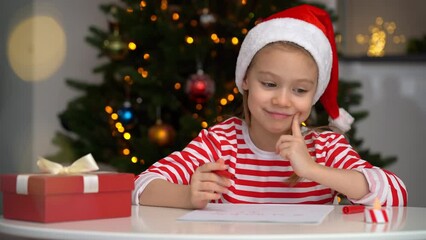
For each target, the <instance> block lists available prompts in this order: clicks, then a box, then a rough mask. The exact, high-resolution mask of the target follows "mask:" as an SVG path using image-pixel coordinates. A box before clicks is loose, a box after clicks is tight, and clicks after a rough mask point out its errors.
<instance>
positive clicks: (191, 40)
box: [186, 36, 194, 44]
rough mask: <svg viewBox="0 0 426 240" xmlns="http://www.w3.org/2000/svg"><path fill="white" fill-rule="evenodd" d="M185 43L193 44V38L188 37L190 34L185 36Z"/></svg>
mask: <svg viewBox="0 0 426 240" xmlns="http://www.w3.org/2000/svg"><path fill="white" fill-rule="evenodd" d="M186 43H188V44H193V43H194V38H192V37H190V36H187V37H186Z"/></svg>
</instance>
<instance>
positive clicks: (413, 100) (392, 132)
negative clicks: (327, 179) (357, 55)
mask: <svg viewBox="0 0 426 240" xmlns="http://www.w3.org/2000/svg"><path fill="white" fill-rule="evenodd" d="M340 76H341V78H343V79H346V80H357V81H359V82H361V84H362V92H361V93H362V96H363V101H362V104H361V106H359V109H363V110H367V111H369V116H368V117H367V118H366V119H364V120H362V121H360V122H359V123H358V125H357V126H356V127H357V129H358V136H360V137H361V138H362V139H363V140H364V145H363V146H364V148H368V149H370V151H371V152H372V153H381V154H382V156H384V157H386V156H396V157H397V158H398V160H397V162H396V163H395V164H393V165H391V166H389V168H388V169H389V170H391V171H393V172H395V173H396V174H397V175H398V176H399V177H400V178H401V179H402V180H403V181H404V183H405V184H406V187H407V189H408V203H409V205H410V206H423V207H426V188H425V187H424V185H423V184H425V183H426V177H425V176H426V175H425V174H424V170H425V169H426V163H425V161H424V155H423V148H424V147H425V141H424V138H425V134H426V127H425V125H424V123H425V122H426V61H425V62H417V63H416V62H387V63H385V62H377V63H376V62H375V63H372V62H341V63H340ZM354 110H356V109H354Z"/></svg>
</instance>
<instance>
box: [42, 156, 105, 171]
mask: <svg viewBox="0 0 426 240" xmlns="http://www.w3.org/2000/svg"><path fill="white" fill-rule="evenodd" d="M37 166H38V168H39V169H40V171H42V172H45V173H51V174H73V173H85V172H92V171H96V170H99V167H98V165H97V164H96V162H95V159H94V158H93V156H92V154H90V153H89V154H87V155H85V156H83V157H81V158H79V159H77V160H76V161H75V162H73V163H72V164H71V165H70V166H68V167H64V166H62V165H61V164H59V163H55V162H52V161H49V160H47V159H45V158H42V157H39V159H38V161H37Z"/></svg>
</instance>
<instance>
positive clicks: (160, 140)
mask: <svg viewBox="0 0 426 240" xmlns="http://www.w3.org/2000/svg"><path fill="white" fill-rule="evenodd" d="M175 136H176V132H175V130H174V129H173V127H172V126H170V125H168V124H163V123H162V122H161V121H158V122H157V123H156V124H155V125H154V126H152V127H151V128H150V129H149V130H148V137H149V140H150V141H151V142H153V143H156V144H157V145H159V146H167V145H170V144H172V143H173V141H174V138H175Z"/></svg>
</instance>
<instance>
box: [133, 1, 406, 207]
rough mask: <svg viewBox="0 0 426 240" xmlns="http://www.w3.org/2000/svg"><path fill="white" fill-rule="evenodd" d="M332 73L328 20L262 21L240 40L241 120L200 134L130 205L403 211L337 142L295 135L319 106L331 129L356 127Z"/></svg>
mask: <svg viewBox="0 0 426 240" xmlns="http://www.w3.org/2000/svg"><path fill="white" fill-rule="evenodd" d="M337 68H338V62H337V53H336V47H335V42H334V32H333V27H332V24H331V21H330V18H329V16H328V14H327V13H326V12H325V11H323V10H321V9H318V8H315V7H313V6H309V5H302V6H298V7H294V8H291V9H288V10H285V11H282V12H279V13H277V14H275V15H272V16H271V17H269V18H267V19H265V20H264V21H263V22H262V23H260V24H258V25H256V26H255V27H254V28H253V29H252V30H251V31H250V32H249V33H248V34H247V36H246V38H245V39H244V42H243V44H242V45H241V49H240V52H239V56H238V59H237V66H236V79H235V81H236V85H237V87H238V88H239V90H240V92H241V93H242V94H243V104H244V118H237V117H232V118H230V119H228V120H226V121H224V122H222V123H219V124H217V125H215V126H213V127H211V128H210V129H205V130H202V131H201V132H200V134H199V135H198V137H196V138H195V139H193V140H192V141H191V142H190V143H189V144H188V146H187V147H186V148H185V149H183V150H182V151H180V152H174V153H172V154H171V155H169V156H167V157H165V158H163V159H161V160H160V161H158V162H156V163H155V164H154V165H152V166H151V167H150V168H149V169H147V170H146V171H145V172H143V173H141V174H140V175H139V177H138V178H137V179H136V180H135V190H134V192H133V201H134V203H135V204H143V205H154V206H168V207H179V208H196V209H197V208H204V207H205V206H206V205H207V203H209V202H217V203H292V204H294V203H300V204H331V203H332V202H333V199H334V197H335V195H336V194H337V193H342V194H344V195H346V196H347V197H348V199H349V200H350V201H352V202H353V203H358V204H366V205H372V204H373V202H374V200H375V199H376V198H377V199H379V200H380V202H381V204H382V205H406V203H407V192H406V189H405V186H404V184H403V182H402V181H401V180H400V179H399V178H398V177H397V176H395V175H394V174H393V173H391V172H388V171H386V170H383V169H380V168H377V167H374V166H372V165H371V164H369V163H368V162H367V161H364V160H362V159H360V157H359V155H358V154H357V153H356V152H355V151H354V149H353V148H352V147H351V146H350V145H349V143H348V142H347V141H346V139H345V138H344V136H343V135H341V134H339V133H335V132H331V131H323V132H319V131H316V130H314V129H311V130H309V129H307V128H302V129H301V128H300V124H301V122H303V121H305V120H306V119H307V118H308V117H309V115H310V112H311V108H312V106H313V105H314V104H315V103H316V102H317V101H318V100H320V102H321V103H322V105H323V106H324V108H325V109H326V111H327V113H328V114H329V115H330V120H331V121H330V126H331V127H332V128H337V129H339V130H340V131H343V132H344V131H347V130H349V129H350V124H351V123H352V122H353V118H352V117H351V116H350V115H349V114H348V113H347V112H346V111H345V110H343V109H339V107H338V105H337V81H338V72H337ZM220 171H226V172H227V173H228V175H229V176H228V175H225V174H219V173H221V172H220ZM294 176H298V180H297V182H296V183H294V180H293V179H294Z"/></svg>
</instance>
